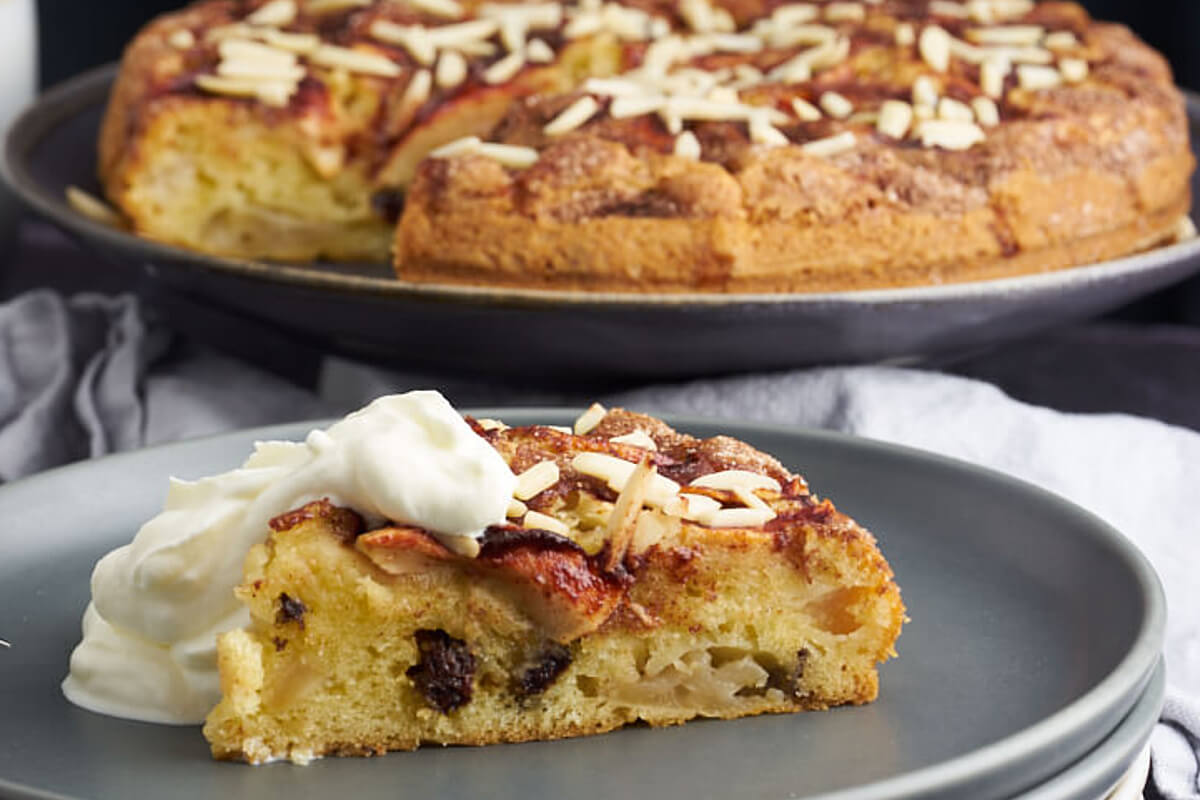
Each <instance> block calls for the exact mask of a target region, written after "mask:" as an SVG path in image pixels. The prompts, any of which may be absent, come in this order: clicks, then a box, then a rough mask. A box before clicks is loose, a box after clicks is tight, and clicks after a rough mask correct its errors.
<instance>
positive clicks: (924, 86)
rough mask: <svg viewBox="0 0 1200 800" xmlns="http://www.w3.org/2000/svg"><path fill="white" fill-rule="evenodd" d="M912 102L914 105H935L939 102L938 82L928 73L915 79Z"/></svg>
mask: <svg viewBox="0 0 1200 800" xmlns="http://www.w3.org/2000/svg"><path fill="white" fill-rule="evenodd" d="M912 102H913V105H914V106H929V107H931V108H932V107H934V106H936V105H937V102H938V84H937V81H935V80H934V79H933V78H931V77H930V76H928V75H922V76H920V77H919V78H917V79H916V80H915V81H913V87H912Z"/></svg>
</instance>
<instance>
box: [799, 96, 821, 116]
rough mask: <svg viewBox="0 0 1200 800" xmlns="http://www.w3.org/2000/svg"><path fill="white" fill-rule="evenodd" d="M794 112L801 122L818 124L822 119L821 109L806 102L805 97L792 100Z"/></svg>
mask: <svg viewBox="0 0 1200 800" xmlns="http://www.w3.org/2000/svg"><path fill="white" fill-rule="evenodd" d="M792 111H795V112H796V118H797V119H799V120H800V121H801V122H816V121H817V120H819V119H820V118H821V109H819V108H817V107H816V106H814V105H813V104H812V103H810V102H808V101H807V100H805V99H804V98H803V97H793V98H792Z"/></svg>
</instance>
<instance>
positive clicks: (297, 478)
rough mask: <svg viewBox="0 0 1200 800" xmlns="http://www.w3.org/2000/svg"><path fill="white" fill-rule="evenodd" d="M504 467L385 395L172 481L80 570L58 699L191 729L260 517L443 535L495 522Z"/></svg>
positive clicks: (420, 408)
mask: <svg viewBox="0 0 1200 800" xmlns="http://www.w3.org/2000/svg"><path fill="white" fill-rule="evenodd" d="M515 487H516V476H515V475H513V473H512V471H511V470H510V469H509V467H508V465H507V464H506V463H505V462H504V459H503V458H501V457H500V454H499V453H497V452H496V451H495V450H494V449H493V448H492V447H491V446H490V445H489V444H488V443H487V442H486V441H484V440H483V439H482V438H480V437H479V436H478V435H477V434H476V433H475V432H474V431H473V430H471V428H470V426H469V425H467V423H466V422H465V421H464V420H463V418H462V417H461V416H460V415H459V414H458V412H456V411H455V410H454V409H453V408H452V407H451V406H450V404H449V403H448V402H447V401H446V400H445V398H443V397H442V396H441V395H440V394H439V393H437V392H430V391H420V392H409V393H407V394H400V395H389V396H386V397H381V398H379V399H377V400H375V401H374V402H372V403H371V404H370V405H369V406H367V407H366V408H364V409H362V410H360V411H357V412H355V413H353V414H351V415H349V416H348V417H346V418H345V419H343V420H342V421H340V422H338V423H337V424H335V425H333V426H332V427H330V428H328V429H327V430H314V431H312V432H311V433H309V435H308V437H307V439H306V440H305V441H304V442H303V443H300V442H259V443H257V444H256V445H255V449H254V453H253V454H252V455H251V456H250V458H249V459H248V460H247V461H246V463H245V464H244V465H242V467H241V468H239V469H235V470H232V471H230V472H226V473H224V474H221V475H215V476H212V477H209V478H202V479H200V480H197V481H180V480H175V479H172V481H171V486H170V489H169V491H168V493H167V500H166V504H165V506H164V508H163V511H162V513H161V514H159V515H158V516H156V517H154V518H153V519H151V520H150V521H149V522H147V523H146V524H145V525H143V526H142V528H141V530H139V531H138V533H137V535H136V536H135V537H134V539H133V541H132V542H130V543H129V544H127V545H125V546H123V547H119V548H117V549H116V550H114V551H112V552H111V553H109V554H108V555H106V556H104V557H103V558H102V559H100V561H99V562H98V563H97V564H96V568H95V570H94V571H93V573H92V602H91V603H90V604H89V605H88V608H87V611H86V612H85V613H84V616H83V641H82V642H81V643H80V644H79V646H78V647H76V648H75V651H74V653H73V654H72V655H71V671H70V674H69V675H68V676H67V678H66V680H65V681H64V682H63V693H64V694H65V695H66V697H67V699H68V700H70V701H71V702H72V703H75V704H76V705H79V706H82V707H84V708H87V709H90V710H92V711H98V712H100V713H103V714H110V715H112V716H118V717H127V718H130V719H138V720H145V721H147V722H163V723H170V724H193V723H198V722H201V721H203V719H204V716H205V715H206V714H207V713H208V711H209V710H210V709H211V708H212V707H213V706H214V705H215V704H216V702H217V701H218V700H219V699H220V688H219V682H218V677H217V659H216V637H217V634H219V633H222V632H224V631H228V630H232V629H233V628H238V627H242V626H244V625H246V624H248V623H249V621H250V620H249V616H248V614H247V613H246V611H245V609H244V608H243V607H242V605H241V603H240V602H238V600H237V599H236V598H235V597H234V594H233V590H234V587H235V586H237V585H238V583H240V582H241V578H242V564H243V561H244V560H245V557H246V553H247V551H248V550H249V549H250V547H251V546H253V545H255V544H257V543H258V542H262V541H264V540H265V539H266V537H267V533H268V523H269V522H270V520H271V519H272V518H273V517H275V516H277V515H279V514H282V513H283V512H285V511H290V510H291V509H294V508H298V507H299V506H302V505H304V504H305V503H307V502H310V501H313V500H318V499H321V498H329V500H330V502H332V503H333V504H334V505H339V506H345V507H348V508H352V509H354V510H355V511H357V512H358V513H359V514H361V515H362V516H363V517H364V518H365V519H366V520H367V522H368V524H370V525H372V526H374V525H378V524H381V523H382V522H384V521H385V520H390V521H393V522H397V523H407V524H411V525H417V526H420V527H422V528H425V529H426V530H429V531H431V532H434V533H436V534H439V535H440V536H441V537H444V538H451V537H476V538H477V537H479V536H480V535H482V533H483V530H484V529H485V528H486V527H487V526H488V525H491V524H496V523H503V522H504V516H505V511H506V509H507V507H508V502H509V499H510V498H511V497H512V494H513V490H514V488H515Z"/></svg>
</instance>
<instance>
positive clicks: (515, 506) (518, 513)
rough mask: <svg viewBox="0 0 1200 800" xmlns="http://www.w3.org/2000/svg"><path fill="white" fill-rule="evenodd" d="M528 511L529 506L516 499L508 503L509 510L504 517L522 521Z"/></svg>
mask: <svg viewBox="0 0 1200 800" xmlns="http://www.w3.org/2000/svg"><path fill="white" fill-rule="evenodd" d="M528 510H529V506H527V505H525V504H524V503H522V502H521V501H520V500H518V499H517V498H515V497H514V498H512V499H510V500H509V501H508V508H507V509H506V510H505V512H504V516H505V517H507V518H508V519H520V518H521V517H523V516H525V512H526V511H528Z"/></svg>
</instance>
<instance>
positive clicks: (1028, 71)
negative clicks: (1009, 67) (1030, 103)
mask: <svg viewBox="0 0 1200 800" xmlns="http://www.w3.org/2000/svg"><path fill="white" fill-rule="evenodd" d="M1062 82H1063V76H1062V73H1061V72H1059V71H1058V70H1057V69H1055V68H1053V67H1042V66H1038V65H1035V64H1020V65H1019V66H1018V67H1017V83H1018V85H1020V87H1021V88H1022V89H1025V90H1026V91H1030V92H1036V91H1040V90H1042V89H1053V88H1055V87H1056V86H1061V85H1062Z"/></svg>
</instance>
